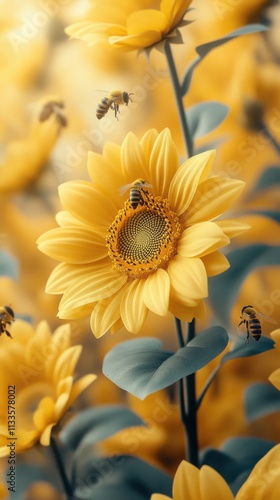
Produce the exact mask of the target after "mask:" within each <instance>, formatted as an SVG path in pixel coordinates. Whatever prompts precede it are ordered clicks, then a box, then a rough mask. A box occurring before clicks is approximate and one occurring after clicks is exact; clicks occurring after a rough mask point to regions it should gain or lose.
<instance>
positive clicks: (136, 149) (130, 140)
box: [121, 132, 149, 182]
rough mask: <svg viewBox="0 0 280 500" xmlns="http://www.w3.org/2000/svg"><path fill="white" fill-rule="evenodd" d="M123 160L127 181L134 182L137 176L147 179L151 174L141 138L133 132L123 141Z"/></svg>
mask: <svg viewBox="0 0 280 500" xmlns="http://www.w3.org/2000/svg"><path fill="white" fill-rule="evenodd" d="M121 161H122V168H123V172H124V174H125V177H126V179H127V182H133V181H135V179H137V178H142V179H145V180H147V177H148V175H149V172H148V164H147V163H146V159H145V156H144V154H143V151H142V148H141V145H140V143H139V140H138V139H137V137H136V136H135V135H134V134H133V133H132V132H129V133H128V134H127V136H126V138H125V140H124V141H123V144H122V147H121ZM136 172H137V173H136Z"/></svg>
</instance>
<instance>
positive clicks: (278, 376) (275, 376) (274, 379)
mask: <svg viewBox="0 0 280 500" xmlns="http://www.w3.org/2000/svg"><path fill="white" fill-rule="evenodd" d="M268 380H269V381H270V382H271V383H272V384H273V385H274V387H276V389H278V391H280V368H278V369H277V370H275V371H274V372H272V374H271V375H270V376H269V377H268Z"/></svg>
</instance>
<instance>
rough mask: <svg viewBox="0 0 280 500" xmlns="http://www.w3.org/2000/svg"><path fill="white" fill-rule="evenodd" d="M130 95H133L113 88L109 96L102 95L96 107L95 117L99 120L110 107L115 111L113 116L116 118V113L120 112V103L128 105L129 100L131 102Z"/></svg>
mask: <svg viewBox="0 0 280 500" xmlns="http://www.w3.org/2000/svg"><path fill="white" fill-rule="evenodd" d="M131 95H133V93H130V94H128V93H127V92H122V91H121V90H113V91H112V92H110V94H109V97H104V98H103V99H102V100H101V101H100V103H99V104H98V106H97V108H96V117H97V119H98V120H101V118H103V117H104V116H105V115H106V113H108V111H109V109H110V108H111V109H112V110H113V111H114V112H115V117H116V118H117V120H118V117H117V113H119V112H120V109H119V107H120V104H125V105H126V106H128V103H129V101H131V102H132V99H131V97H130V96H131Z"/></svg>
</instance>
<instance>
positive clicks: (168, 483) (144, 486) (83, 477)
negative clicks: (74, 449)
mask: <svg viewBox="0 0 280 500" xmlns="http://www.w3.org/2000/svg"><path fill="white" fill-rule="evenodd" d="M74 486H75V498H79V500H109V499H110V500H111V499H113V500H126V499H127V500H149V499H150V497H151V495H152V494H153V493H162V494H165V495H168V496H171V490H172V478H171V477H170V476H168V475H167V474H166V473H165V472H163V471H161V470H159V469H157V468H156V467H153V466H152V465H149V464H148V463H146V462H144V461H143V460H140V459H139V458H136V457H132V456H128V455H120V456H111V457H107V458H106V457H105V458H96V457H92V456H87V457H84V461H83V464H82V467H81V468H80V469H79V470H78V475H77V477H75V478H74Z"/></svg>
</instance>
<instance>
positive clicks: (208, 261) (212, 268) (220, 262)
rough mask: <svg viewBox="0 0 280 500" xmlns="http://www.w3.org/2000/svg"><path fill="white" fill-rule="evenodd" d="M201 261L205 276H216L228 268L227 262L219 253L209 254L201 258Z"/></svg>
mask: <svg viewBox="0 0 280 500" xmlns="http://www.w3.org/2000/svg"><path fill="white" fill-rule="evenodd" d="M201 260H202V262H203V264H204V266H205V269H206V272H207V276H216V275H217V274H220V273H223V272H224V271H226V270H227V269H228V268H229V267H230V263H229V261H228V260H227V258H226V257H225V256H224V255H223V254H222V253H221V252H213V253H210V254H209V255H205V256H204V257H202V258H201Z"/></svg>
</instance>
